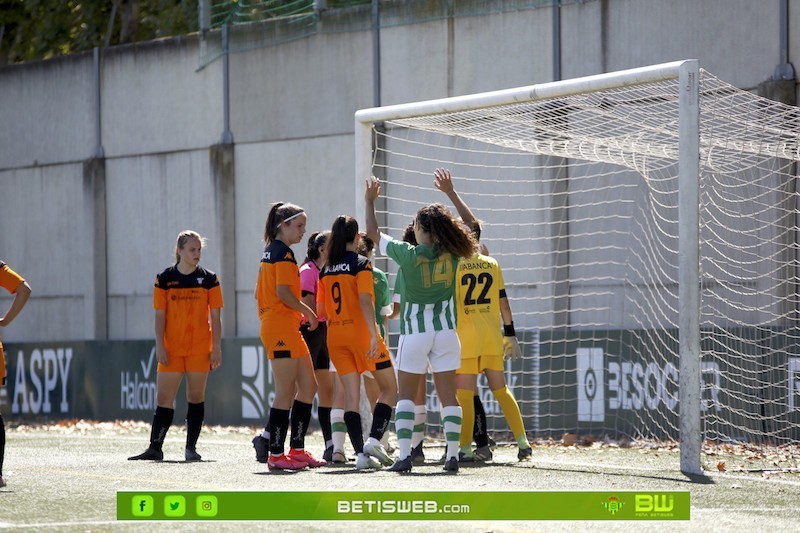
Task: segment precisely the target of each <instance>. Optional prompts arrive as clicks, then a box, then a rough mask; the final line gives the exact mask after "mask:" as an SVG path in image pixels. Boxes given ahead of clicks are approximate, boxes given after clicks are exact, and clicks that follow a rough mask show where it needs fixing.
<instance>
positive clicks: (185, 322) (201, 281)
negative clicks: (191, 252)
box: [153, 265, 222, 356]
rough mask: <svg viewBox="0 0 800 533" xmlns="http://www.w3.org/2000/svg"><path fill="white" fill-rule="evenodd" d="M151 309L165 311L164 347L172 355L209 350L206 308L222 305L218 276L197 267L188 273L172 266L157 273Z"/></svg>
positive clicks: (210, 341)
mask: <svg viewBox="0 0 800 533" xmlns="http://www.w3.org/2000/svg"><path fill="white" fill-rule="evenodd" d="M153 308H154V309H163V310H164V311H166V328H165V331H164V347H165V348H166V349H167V352H168V353H169V354H170V355H172V356H187V355H199V354H207V353H211V346H212V338H211V323H210V321H209V309H220V308H222V289H221V288H220V286H219V280H218V279H217V275H216V274H214V273H213V272H211V271H210V270H206V269H204V268H202V267H197V269H195V271H194V272H192V273H191V274H188V275H184V274H181V273H180V271H179V270H178V266H177V265H175V266H171V267H169V268H167V269H165V270H164V271H163V272H161V273H160V274H159V275H158V276H156V283H155V287H154V288H153Z"/></svg>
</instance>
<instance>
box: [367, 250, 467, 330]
mask: <svg viewBox="0 0 800 533" xmlns="http://www.w3.org/2000/svg"><path fill="white" fill-rule="evenodd" d="M381 252H382V253H384V254H385V255H387V256H388V257H390V258H391V259H393V260H394V261H395V262H396V263H397V264H398V265H399V266H400V274H399V275H398V277H397V280H396V281H395V289H394V290H395V292H397V293H398V294H400V334H402V335H408V334H412V333H424V332H429V331H442V330H446V329H456V306H455V300H454V298H453V295H454V290H455V273H456V267H457V266H458V258H457V257H454V256H453V255H452V254H450V253H449V252H443V253H440V254H439V255H436V253H435V251H434V249H433V248H431V247H429V246H427V245H424V244H419V245H417V246H414V245H412V244H409V243H407V242H403V241H397V240H394V239H392V238H391V237H389V236H388V235H384V234H381ZM398 285H401V286H400V287H398Z"/></svg>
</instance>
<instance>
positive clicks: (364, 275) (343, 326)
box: [317, 252, 375, 346]
mask: <svg viewBox="0 0 800 533" xmlns="http://www.w3.org/2000/svg"><path fill="white" fill-rule="evenodd" d="M360 294H369V295H370V297H371V298H372V301H373V302H374V301H375V289H374V283H373V281H372V264H370V262H369V259H367V258H366V257H364V256H360V255H358V254H356V253H355V252H346V253H345V254H344V256H343V257H342V259H341V260H340V261H338V262H337V263H335V264H333V265H325V267H324V268H323V269H322V271H321V272H320V275H319V288H318V290H317V301H323V302H324V305H325V315H326V316H327V318H328V346H336V345H347V344H351V343H353V342H354V341H355V340H356V339H362V340H363V339H364V338H366V339H367V342H369V330H368V329H367V323H366V321H365V320H364V313H363V312H362V311H361V302H360V299H359V295H360Z"/></svg>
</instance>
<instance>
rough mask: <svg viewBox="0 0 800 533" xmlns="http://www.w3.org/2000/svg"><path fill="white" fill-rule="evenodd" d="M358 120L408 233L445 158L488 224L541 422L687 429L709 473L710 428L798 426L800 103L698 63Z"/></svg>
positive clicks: (387, 226)
mask: <svg viewBox="0 0 800 533" xmlns="http://www.w3.org/2000/svg"><path fill="white" fill-rule="evenodd" d="M355 119H356V121H355V123H356V130H355V140H356V167H357V168H356V204H357V206H358V209H359V215H360V216H363V214H362V213H363V205H364V204H363V189H364V179H365V177H366V176H368V175H370V174H375V175H376V176H378V177H380V178H381V180H382V183H383V188H384V195H385V200H384V201H382V203H381V205H380V213H379V220H380V222H381V224H382V226H383V227H382V230H383V231H385V232H387V233H389V234H391V235H393V236H396V237H398V238H399V236H400V235H401V234H402V230H403V228H405V226H406V224H407V223H408V222H409V221H410V220H411V218H412V216H413V215H414V213H415V212H416V210H417V209H418V208H419V207H421V206H423V205H425V204H428V203H431V202H442V203H445V204H446V205H447V204H448V201H447V198H446V196H444V194H442V193H440V192H439V191H437V190H436V189H435V188H434V187H433V176H432V173H433V170H434V169H435V168H437V167H446V168H449V169H451V171H452V172H453V176H454V182H455V185H456V189H457V190H458V192H459V194H460V195H461V197H462V198H463V199H464V200H465V201H466V202H467V204H468V205H469V206H470V208H471V209H472V210H473V212H474V213H475V214H476V216H477V217H478V218H480V219H481V220H482V221H483V223H484V229H483V235H482V238H481V242H482V243H484V244H486V246H487V247H488V249H489V252H490V254H491V255H492V256H493V257H495V258H496V259H497V260H498V261H499V263H500V265H501V267H502V268H503V273H504V277H505V282H506V287H507V291H508V295H509V298H510V301H511V305H512V309H513V311H514V317H515V318H514V320H515V324H516V330H517V332H518V336H519V337H520V340H521V342H522V345H523V347H524V351H525V358H524V359H523V360H522V361H518V362H515V363H513V364H511V363H507V365H508V366H507V381H508V383H509V387H510V388H511V390H512V392H513V393H514V395H515V397H516V398H517V400H518V401H519V403H520V407H521V409H522V412H523V416H524V419H525V424H526V429H527V431H528V432H529V433H531V434H533V435H534V436H537V437H544V438H546V437H548V436H552V437H555V438H560V437H561V436H562V435H563V434H564V433H565V432H571V433H576V434H577V435H579V436H580V435H587V436H588V435H591V436H593V437H595V438H606V439H620V438H630V439H653V440H670V441H680V447H681V453H680V458H681V464H680V466H681V470H682V471H683V472H685V473H692V474H699V473H700V472H701V471H702V465H701V445H702V443H703V440H704V439H707V440H712V441H722V442H742V443H756V444H769V445H796V444H798V442H800V328H799V327H798V310H799V309H798V277H797V276H798V246H797V237H798V210H797V207H798V206H797V204H798V202H797V197H798V191H797V187H798V183H797V161H798V159H800V152H799V151H798V139H800V116H799V115H798V110H797V109H796V108H795V107H791V106H787V105H783V104H780V103H776V102H773V101H770V100H766V99H764V98H760V97H758V96H755V95H753V94H751V93H749V92H746V91H743V90H739V89H737V88H735V87H733V86H731V85H729V84H726V83H724V82H722V81H721V80H719V79H717V78H715V77H714V76H713V75H711V74H709V73H708V72H705V71H703V70H701V69H699V66H698V62H697V61H696V60H687V61H679V62H673V63H666V64H662V65H654V66H650V67H644V68H637V69H632V70H626V71H621V72H615V73H609V74H602V75H597V76H589V77H585V78H578V79H573V80H567V81H562V82H552V83H544V84H540V85H533V86H529V87H521V88H517V89H509V90H503V91H496V92H489V93H482V94H474V95H468V96H462V97H455V98H447V99H441V100H432V101H426V102H418V103H411V104H405V105H394V106H386V107H380V108H373V109H364V110H360V111H358V112H357V113H356V115H355ZM450 207H451V209H452V206H450ZM378 265H379V266H383V267H385V268H387V269H388V270H389V273H390V281H391V282H393V274H394V271H395V270H394V265H392V264H389V263H380V262H379V263H378ZM498 327H499V326H498ZM481 395H482V398H483V400H484V405H485V408H486V410H487V414H488V415H489V419H490V428H492V427H493V428H494V429H495V430H497V431H502V430H504V429H505V428H506V427H507V426H505V422H504V420H503V418H502V413H501V411H500V409H499V406H498V405H497V404H496V402H495V401H494V398H492V396H491V393H490V392H489V391H488V390H486V389H485V388H482V392H481ZM429 406H435V399H434V398H431V400H430V401H429ZM434 423H435V421H434Z"/></svg>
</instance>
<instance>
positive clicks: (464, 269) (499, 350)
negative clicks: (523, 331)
mask: <svg viewBox="0 0 800 533" xmlns="http://www.w3.org/2000/svg"><path fill="white" fill-rule="evenodd" d="M455 296H456V302H457V303H456V305H457V308H458V327H457V328H456V331H457V332H458V338H459V340H460V341H461V358H462V359H470V358H474V357H478V356H490V355H498V356H502V355H503V325H502V319H501V317H500V298H505V297H506V286H505V283H504V282H503V273H502V271H501V270H500V265H498V264H497V261H495V260H494V259H493V258H491V257H489V256H486V255H481V254H476V255H474V256H472V257H471V258H469V259H462V260H461V261H459V263H458V270H457V271H456V294H455Z"/></svg>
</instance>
